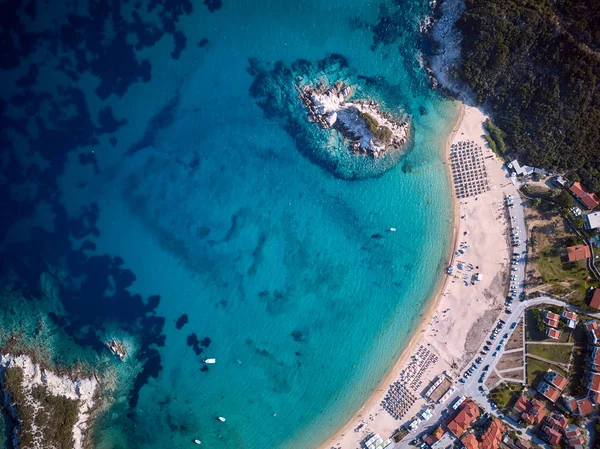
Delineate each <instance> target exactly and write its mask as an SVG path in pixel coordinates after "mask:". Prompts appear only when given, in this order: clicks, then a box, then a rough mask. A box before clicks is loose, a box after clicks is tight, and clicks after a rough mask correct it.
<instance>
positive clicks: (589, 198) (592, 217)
mask: <svg viewBox="0 0 600 449" xmlns="http://www.w3.org/2000/svg"><path fill="white" fill-rule="evenodd" d="M553 181H554V184H556V186H558V187H561V188H563V189H568V190H569V192H571V194H572V195H573V196H574V197H575V198H577V199H578V200H579V202H580V203H581V204H583V205H584V206H585V207H586V208H587V209H589V210H594V209H596V208H597V207H598V206H600V197H598V195H596V194H595V193H593V192H590V191H588V190H587V189H586V188H585V187H584V186H583V185H581V183H580V182H574V183H573V184H572V185H571V186H570V187H569V181H567V180H566V179H565V178H564V177H562V176H555V177H554V178H553ZM571 211H572V212H573V215H575V216H580V215H581V209H579V208H578V207H573V208H571ZM583 218H584V219H585V226H586V228H587V229H598V228H600V212H592V213H589V214H586V215H584V216H583Z"/></svg>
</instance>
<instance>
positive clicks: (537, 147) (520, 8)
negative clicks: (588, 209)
mask: <svg viewBox="0 0 600 449" xmlns="http://www.w3.org/2000/svg"><path fill="white" fill-rule="evenodd" d="M465 3H466V8H465V10H464V11H463V13H462V15H461V17H460V19H459V20H458V22H457V26H458V28H459V30H460V31H461V33H462V35H463V39H462V63H461V65H460V67H459V68H458V76H459V77H460V78H461V79H463V80H464V81H465V82H466V83H467V84H468V85H469V86H470V87H471V88H472V89H473V91H474V92H475V95H476V99H477V102H478V103H483V104H485V105H486V106H487V107H488V108H489V110H490V111H491V113H492V116H493V117H494V122H495V125H494V124H491V123H490V124H488V126H487V128H488V132H489V133H490V136H489V138H488V142H490V141H491V142H493V144H491V145H490V146H492V147H493V146H494V145H495V147H496V148H497V150H498V151H499V152H501V151H500V150H501V148H500V147H499V142H500V141H499V140H496V138H495V137H498V136H500V135H502V134H501V133H499V132H498V131H496V125H497V127H498V128H497V129H498V130H503V131H504V132H505V133H506V136H505V137H503V141H505V148H506V151H510V152H513V153H515V154H517V155H519V156H520V157H522V158H523V160H524V161H526V162H527V163H528V164H530V165H534V166H542V167H546V168H548V169H551V170H565V171H570V172H572V173H573V174H574V175H576V176H578V177H580V178H581V179H582V181H583V182H584V183H585V184H587V186H588V187H589V188H590V189H591V190H600V159H599V158H598V157H597V151H598V150H597V149H598V148H599V147H600V78H599V77H598V76H597V74H598V73H600V33H599V32H598V30H599V29H600V28H599V27H598V22H599V20H598V18H599V17H600V12H599V11H600V7H599V6H598V5H595V6H592V5H591V3H590V2H586V1H585V0H558V1H556V2H553V1H551V0H506V1H503V2H497V1H495V0H466V2H465ZM489 125H491V126H492V127H490V126H489ZM494 136H495V137H494Z"/></svg>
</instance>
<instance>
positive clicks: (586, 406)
mask: <svg viewBox="0 0 600 449" xmlns="http://www.w3.org/2000/svg"><path fill="white" fill-rule="evenodd" d="M593 411H594V405H593V404H592V401H590V400H589V399H588V398H583V399H578V400H577V412H578V413H577V414H578V415H579V416H588V415H590V414H591V413H592V412H593Z"/></svg>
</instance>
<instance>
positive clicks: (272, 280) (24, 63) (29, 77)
mask: <svg viewBox="0 0 600 449" xmlns="http://www.w3.org/2000/svg"><path fill="white" fill-rule="evenodd" d="M38 3H39V4H38ZM51 3H52V2H51ZM55 3H56V5H55V6H54V7H53V6H52V5H48V4H47V3H44V2H32V3H31V4H33V5H36V6H35V7H30V6H27V5H24V4H21V2H18V1H17V2H13V1H8V2H4V4H3V6H2V8H4V10H2V11H0V12H2V14H0V16H2V17H8V19H2V20H5V21H8V20H9V19H10V23H11V25H10V26H11V27H12V28H10V31H11V33H12V34H11V36H13V44H14V45H12V46H11V45H8V47H7V48H9V50H11V51H9V50H7V51H6V58H5V61H4V62H3V63H2V64H3V65H2V77H3V80H4V81H3V83H2V87H1V88H0V93H1V101H2V102H1V103H0V106H1V107H0V113H1V114H2V120H3V123H4V124H5V125H4V126H3V129H2V137H1V139H2V140H1V143H2V145H3V147H4V148H6V149H7V151H5V152H4V157H3V159H2V164H3V173H4V176H3V178H2V184H1V188H2V191H1V193H2V197H3V199H2V201H3V210H5V211H9V212H10V213H9V214H8V216H7V217H6V218H3V221H2V223H1V228H0V231H1V235H0V238H1V239H2V240H1V241H2V245H1V246H0V249H1V251H2V257H3V263H2V266H1V276H2V282H3V287H2V299H1V301H2V305H3V307H2V311H1V312H0V325H1V327H2V332H1V333H0V340H2V341H3V342H5V341H7V339H8V337H9V336H10V335H11V333H14V332H18V333H19V339H21V341H22V344H23V345H24V347H27V346H29V347H31V346H37V347H38V349H40V351H41V352H42V353H43V354H44V355H45V356H47V357H48V358H49V359H50V360H52V361H53V362H54V363H57V364H65V365H69V364H71V363H73V362H74V361H76V360H79V361H84V362H85V363H86V364H87V366H88V367H94V369H96V370H98V372H99V375H100V376H101V377H102V378H103V379H104V381H105V382H108V383H106V384H105V387H104V390H103V394H104V397H105V398H106V399H107V400H108V402H109V405H108V406H107V407H106V409H105V411H104V412H103V413H102V414H101V415H100V416H99V418H98V420H97V423H96V425H95V427H94V438H95V441H96V446H95V447H98V448H101V449H104V448H106V449H108V448H138V447H139V448H157V449H158V448H165V447H170V448H185V447H193V443H192V440H193V439H194V438H198V439H201V440H202V445H203V447H209V448H211V447H214V448H217V447H218V448H231V449H234V448H235V449H241V448H246V449H262V448H270V449H271V448H272V449H276V448H288V449H295V448H310V447H315V446H317V445H318V444H319V443H320V442H322V441H324V440H325V439H326V438H327V437H328V436H330V434H332V433H333V432H334V431H335V430H336V429H338V428H339V427H341V426H342V425H343V424H344V423H345V422H346V420H347V419H348V418H349V417H350V416H351V415H352V414H353V413H354V412H355V411H356V410H357V409H358V408H359V407H360V405H361V404H362V402H364V400H365V399H366V398H368V396H369V395H370V393H371V392H372V391H373V390H374V389H375V387H376V386H377V384H378V382H379V381H380V379H381V378H382V377H383V376H384V375H385V374H386V372H387V371H388V370H389V369H390V367H391V366H392V364H393V363H394V361H395V359H396V358H397V356H398V355H399V354H400V352H401V351H402V349H403V348H404V347H405V346H406V345H407V343H408V341H409V339H410V337H411V335H412V332H413V331H414V329H415V328H416V326H417V323H418V321H419V316H420V315H421V314H422V313H423V312H424V310H425V309H426V307H427V304H428V301H429V300H430V296H431V294H432V292H433V290H434V288H435V286H436V283H437V281H438V279H439V276H440V273H441V270H442V268H443V263H444V260H443V259H444V257H445V256H446V254H447V250H448V245H449V238H450V229H451V223H450V217H451V200H450V189H449V183H448V179H447V174H446V172H445V167H444V165H443V163H442V160H441V155H442V151H443V145H444V142H445V139H446V137H447V135H448V133H449V132H450V130H451V127H452V125H453V124H454V121H455V118H456V113H457V111H456V106H455V104H454V103H453V102H452V101H450V100H448V99H445V98H444V97H443V96H442V95H441V94H440V93H438V92H436V91H434V90H432V89H431V88H430V86H429V82H428V79H427V76H426V73H425V72H424V71H423V70H422V68H421V66H420V62H419V61H420V54H421V52H422V51H423V48H424V46H426V43H425V42H424V38H423V36H422V35H421V34H420V33H419V21H420V19H421V18H422V17H424V16H425V15H427V14H430V13H431V11H430V7H429V5H428V3H427V2H426V1H425V0H407V1H400V0H396V1H392V0H383V1H372V0H369V1H362V0H361V1H347V0H346V1H342V0H330V1H328V2H322V1H318V0H295V1H283V0H257V1H254V2H243V1H237V0H223V1H222V3H221V1H219V0H205V1H204V2H203V3H202V2H188V1H176V2H174V1H171V2H169V1H149V2H147V3H146V2H133V1H122V2H120V1H113V2H107V3H104V2H99V3H96V2H92V1H90V2H89V3H88V2H81V3H79V2H77V3H73V4H71V3H66V4H62V3H60V4H59V2H55ZM32 10H33V11H32ZM14 23H17V25H14ZM7 26H8V25H7ZM14 36H17V37H16V38H15V37H14ZM5 37H6V36H5ZM6 42H8V41H6ZM332 55H334V56H332ZM340 61H341V62H340ZM299 66H302V67H303V69H302V70H304V71H303V72H302V74H303V75H306V74H307V73H309V74H310V75H311V76H314V77H315V78H317V79H322V78H327V79H328V80H330V81H334V80H335V79H336V78H344V79H345V80H347V81H348V82H352V83H355V84H357V85H359V86H363V87H364V88H365V89H366V90H368V92H369V96H370V97H371V98H376V99H377V100H378V101H380V102H381V103H382V104H383V105H384V107H385V108H386V110H389V111H391V112H394V113H405V114H407V115H408V116H409V117H410V120H411V122H412V128H411V129H412V134H411V141H410V145H409V148H408V151H407V154H405V155H404V156H403V157H402V158H401V160H400V161H392V162H393V163H390V164H389V165H388V166H385V167H383V168H382V167H378V168H377V170H376V171H374V172H373V173H370V174H372V175H373V176H368V175H369V169H368V168H366V169H364V167H363V168H361V167H359V168H358V169H357V170H359V171H360V172H361V173H363V174H364V173H367V176H360V177H361V178H362V179H352V176H351V175H348V176H340V173H341V172H340V171H338V172H334V171H332V170H331V169H329V168H328V167H327V166H326V165H324V164H323V163H320V161H318V160H315V158H314V157H313V156H314V151H315V148H327V147H328V146H330V145H334V143H332V142H331V141H330V140H328V139H327V136H325V135H324V134H318V133H315V134H314V135H313V134H310V135H308V136H307V134H306V132H304V131H302V132H301V131H298V127H299V126H300V127H304V126H306V125H307V122H306V118H305V116H304V113H303V111H301V110H295V109H294V108H293V107H290V108H288V109H285V108H284V110H282V109H281V108H279V109H277V108H275V109H274V108H273V107H272V106H273V101H274V100H273V98H279V99H281V98H282V96H284V94H285V92H284V91H285V89H286V88H289V89H292V88H293V84H294V82H295V79H296V77H297V76H299V72H298V71H299V70H300V69H298V67H299ZM307 67H308V68H307ZM281 68H285V69H286V70H287V71H286V70H283V72H281V70H280V69H281ZM281 73H284V74H287V75H286V76H288V75H289V76H288V78H285V76H284V77H283V78H281V76H280V74H281ZM286 79H289V85H286V82H285V80H286ZM259 82H260V83H262V84H261V86H262V89H264V88H265V87H266V88H267V89H270V88H271V86H272V88H273V89H272V91H273V92H274V93H273V96H274V97H273V98H271V99H269V101H267V102H266V103H264V102H263V103H261V101H262V100H264V96H263V97H261V96H258V95H257V94H256V92H255V89H253V86H254V87H256V85H257V84H256V83H259ZM278 89H281V91H280V90H278ZM270 91H271V90H269V92H270ZM263 94H264V91H263ZM288 95H289V92H288ZM272 100H273V101H272ZM290 123H291V125H290ZM298 124H300V125H298ZM302 129H306V128H302ZM321 162H322V161H321ZM386 163H387V162H386ZM395 163H397V165H394V164H395ZM354 169H356V167H354V168H353V169H352V170H354ZM340 170H342V171H343V167H342V169H340ZM352 173H354V172H352ZM346 174H347V173H346ZM345 178H346V179H345ZM348 178H350V179H348ZM392 227H394V228H396V229H397V231H396V232H389V228H392ZM108 338H119V339H121V340H123V341H124V343H125V345H126V347H127V348H128V349H129V351H130V354H129V356H128V359H127V361H126V362H125V363H121V362H119V361H118V359H116V357H113V356H111V355H110V354H109V353H108V351H107V350H106V349H105V348H104V346H103V343H104V341H106V340H107V339H108ZM213 357H214V358H216V359H217V363H216V364H212V365H206V364H205V363H203V360H204V359H206V358H213ZM218 416H224V417H226V419H227V421H226V422H224V423H222V422H219V421H218V420H217V419H216V418H217V417H218ZM190 445H192V446H190Z"/></svg>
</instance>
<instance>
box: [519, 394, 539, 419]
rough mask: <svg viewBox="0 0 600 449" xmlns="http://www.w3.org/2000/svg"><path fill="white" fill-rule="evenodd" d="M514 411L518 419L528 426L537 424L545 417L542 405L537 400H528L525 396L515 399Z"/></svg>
mask: <svg viewBox="0 0 600 449" xmlns="http://www.w3.org/2000/svg"><path fill="white" fill-rule="evenodd" d="M514 410H515V414H516V415H517V416H518V418H520V419H522V420H523V421H525V422H526V423H528V424H539V423H541V422H542V419H544V417H545V416H546V407H545V406H544V403H543V402H541V401H538V400H537V399H532V400H529V399H528V398H527V396H525V395H521V396H520V397H519V399H517V402H515V405H514ZM518 418H517V419H518Z"/></svg>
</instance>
